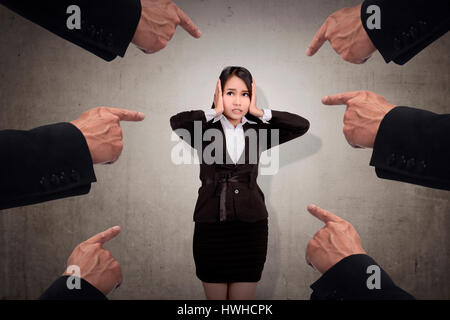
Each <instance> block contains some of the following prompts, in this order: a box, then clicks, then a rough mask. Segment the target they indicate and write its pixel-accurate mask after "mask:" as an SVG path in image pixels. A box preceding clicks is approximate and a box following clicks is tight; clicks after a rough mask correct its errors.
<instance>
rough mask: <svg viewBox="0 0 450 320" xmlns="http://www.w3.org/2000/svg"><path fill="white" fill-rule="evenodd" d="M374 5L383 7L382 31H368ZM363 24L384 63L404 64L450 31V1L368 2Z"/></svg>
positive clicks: (362, 11)
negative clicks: (368, 22)
mask: <svg viewBox="0 0 450 320" xmlns="http://www.w3.org/2000/svg"><path fill="white" fill-rule="evenodd" d="M371 5H376V6H378V7H379V8H380V14H381V26H380V27H381V28H380V29H369V28H368V25H367V20H368V19H369V17H370V16H371V15H372V14H373V13H372V12H371V13H368V12H367V8H368V7H369V6H371ZM361 22H362V25H363V26H364V29H365V30H366V32H367V34H368V35H369V37H370V39H371V40H372V42H373V44H374V45H375V47H376V48H377V49H378V51H379V52H380V53H381V55H382V56H383V58H384V60H385V61H386V62H390V61H392V60H393V61H394V62H395V63H397V64H400V65H403V64H405V63H406V62H408V61H409V60H410V59H412V58H413V57H414V56H415V55H416V54H418V53H419V52H420V51H422V50H423V49H424V48H426V47H427V46H428V45H430V44H431V43H432V42H434V41H435V40H437V39H438V38H439V37H441V36H442V35H444V34H445V33H446V32H447V31H448V30H449V28H450V1H448V0H433V1H427V0H395V1H393V0H365V1H364V3H363V4H362V6H361Z"/></svg>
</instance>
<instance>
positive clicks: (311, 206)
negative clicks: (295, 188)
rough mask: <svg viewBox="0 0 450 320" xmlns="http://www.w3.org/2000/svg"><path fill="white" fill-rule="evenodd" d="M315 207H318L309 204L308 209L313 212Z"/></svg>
mask: <svg viewBox="0 0 450 320" xmlns="http://www.w3.org/2000/svg"><path fill="white" fill-rule="evenodd" d="M315 207H316V205H314V204H308V207H307V209H308V210H313V209H314V208H315Z"/></svg>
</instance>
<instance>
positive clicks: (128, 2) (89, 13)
mask: <svg viewBox="0 0 450 320" xmlns="http://www.w3.org/2000/svg"><path fill="white" fill-rule="evenodd" d="M0 3H1V4H3V5H5V6H6V7H8V8H9V9H11V10H13V11H15V12H16V13H18V14H20V15H21V16H23V17H25V18H27V19H28V20H31V21H33V22H34V23H36V24H38V25H40V26H41V27H43V28H45V29H47V30H49V31H51V32H53V33H55V34H57V35H58V36H60V37H62V38H64V39H66V40H68V41H70V42H72V43H74V44H76V45H78V46H80V47H82V48H84V49H86V50H88V51H90V52H92V53H93V54H95V55H97V56H99V57H101V58H103V59H105V60H107V61H111V60H113V59H114V58H115V57H117V56H118V55H119V56H121V57H123V56H124V55H125V51H126V50H127V48H128V45H129V44H130V42H131V40H132V39H133V36H134V33H135V32H136V28H137V25H138V22H139V19H140V17H141V2H140V0H95V1H94V0H0ZM70 5H78V6H79V7H80V9H81V30H75V29H74V30H69V29H68V28H67V26H66V22H67V19H68V17H69V16H70V15H69V14H67V13H66V10H67V8H68V7H69V6H70Z"/></svg>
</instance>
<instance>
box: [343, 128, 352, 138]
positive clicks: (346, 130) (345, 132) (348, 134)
mask: <svg viewBox="0 0 450 320" xmlns="http://www.w3.org/2000/svg"><path fill="white" fill-rule="evenodd" d="M350 131H351V130H350V128H349V127H348V126H344V128H343V129H342V132H343V133H344V136H345V137H349V136H350Z"/></svg>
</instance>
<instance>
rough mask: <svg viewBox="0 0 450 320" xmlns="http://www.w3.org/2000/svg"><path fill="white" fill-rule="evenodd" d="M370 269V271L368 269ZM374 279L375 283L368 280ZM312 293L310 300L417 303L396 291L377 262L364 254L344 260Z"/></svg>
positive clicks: (313, 286) (324, 277)
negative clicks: (405, 301) (406, 301)
mask: <svg viewBox="0 0 450 320" xmlns="http://www.w3.org/2000/svg"><path fill="white" fill-rule="evenodd" d="M369 267H371V269H368V268H369ZM374 270H375V271H374ZM371 276H373V278H372V279H373V281H372V279H369V277H371ZM368 283H370V286H369V285H368ZM311 289H313V293H312V295H311V300H375V299H378V300H409V299H414V297H413V296H411V295H410V294H409V293H407V292H405V291H404V290H402V289H401V288H399V287H397V286H396V285H395V283H394V282H393V281H392V279H391V278H390V277H389V275H388V274H387V273H386V272H385V271H384V270H383V269H382V268H381V267H380V266H379V265H378V264H377V263H376V262H375V260H373V259H372V258H371V257H369V256H368V255H365V254H355V255H351V256H348V257H346V258H344V259H342V260H341V261H339V262H338V263H337V264H335V265H334V266H333V267H331V268H330V269H329V270H328V271H327V272H325V273H324V274H323V275H322V277H321V278H320V279H319V280H318V281H316V282H315V283H314V284H312V285H311Z"/></svg>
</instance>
